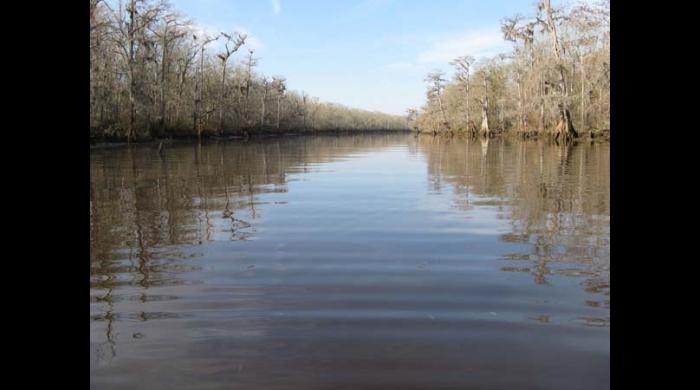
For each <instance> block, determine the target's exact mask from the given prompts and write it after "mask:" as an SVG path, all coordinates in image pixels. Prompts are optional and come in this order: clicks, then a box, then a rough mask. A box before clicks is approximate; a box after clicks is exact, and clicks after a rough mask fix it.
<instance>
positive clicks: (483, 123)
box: [481, 96, 491, 135]
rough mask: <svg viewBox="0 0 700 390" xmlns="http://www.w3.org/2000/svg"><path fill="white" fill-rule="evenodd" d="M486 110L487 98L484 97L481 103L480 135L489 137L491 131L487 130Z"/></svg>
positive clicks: (487, 107)
mask: <svg viewBox="0 0 700 390" xmlns="http://www.w3.org/2000/svg"><path fill="white" fill-rule="evenodd" d="M488 109H489V98H488V96H484V99H483V100H482V101H481V134H484V135H489V133H490V132H491V130H490V129H489V116H488Z"/></svg>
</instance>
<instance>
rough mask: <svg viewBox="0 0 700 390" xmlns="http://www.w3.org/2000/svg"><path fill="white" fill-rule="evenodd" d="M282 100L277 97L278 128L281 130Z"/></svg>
mask: <svg viewBox="0 0 700 390" xmlns="http://www.w3.org/2000/svg"><path fill="white" fill-rule="evenodd" d="M281 100H282V97H281V96H277V125H276V127H277V128H278V129H279V128H280V101H281Z"/></svg>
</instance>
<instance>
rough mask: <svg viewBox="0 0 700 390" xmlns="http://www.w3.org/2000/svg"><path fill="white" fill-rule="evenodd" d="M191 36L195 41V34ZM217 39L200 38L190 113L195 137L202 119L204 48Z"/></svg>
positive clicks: (200, 136) (200, 126) (198, 136)
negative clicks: (196, 80) (192, 104)
mask: <svg viewBox="0 0 700 390" xmlns="http://www.w3.org/2000/svg"><path fill="white" fill-rule="evenodd" d="M192 38H193V39H194V40H195V41H196V40H197V36H196V35H194V34H193V35H192ZM218 39H219V36H216V37H214V38H210V37H207V36H206V35H205V36H204V37H203V39H202V44H201V45H200V46H199V81H198V82H197V83H196V84H195V93H194V113H193V115H192V117H193V122H194V127H195V128H196V129H197V138H199V139H201V138H202V126H203V123H202V119H203V115H202V114H201V107H202V101H203V99H204V50H205V48H206V46H207V45H208V44H210V43H211V42H214V41H216V40H218Z"/></svg>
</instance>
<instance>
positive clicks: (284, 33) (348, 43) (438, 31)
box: [171, 0, 559, 115]
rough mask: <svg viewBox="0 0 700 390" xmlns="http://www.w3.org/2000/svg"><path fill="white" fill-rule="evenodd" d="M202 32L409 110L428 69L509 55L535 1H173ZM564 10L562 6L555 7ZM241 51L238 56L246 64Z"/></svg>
mask: <svg viewBox="0 0 700 390" xmlns="http://www.w3.org/2000/svg"><path fill="white" fill-rule="evenodd" d="M171 3H172V4H173V5H174V6H175V8H176V9H178V10H180V11H181V12H182V13H183V14H184V15H186V16H188V17H190V18H191V19H192V20H193V22H194V23H195V24H196V25H198V26H199V27H201V28H202V29H203V30H205V31H210V32H212V33H216V32H218V31H229V32H233V31H239V32H246V33H248V34H249V36H250V37H251V38H250V39H249V45H250V46H251V47H253V48H254V49H255V50H256V53H255V55H256V57H259V58H260V61H259V67H258V71H259V72H262V73H263V74H265V75H267V76H272V75H282V76H285V77H286V78H287V81H288V87H289V89H292V90H297V91H306V92H308V93H309V94H311V95H312V96H316V97H319V98H320V99H321V100H323V101H328V102H335V103H341V104H344V105H347V106H351V107H357V108H363V109H369V110H377V111H383V112H387V113H392V114H401V115H403V114H404V113H405V110H406V109H407V108H409V107H419V106H420V105H422V104H423V102H424V99H425V84H424V82H423V79H424V77H425V75H426V73H428V72H429V71H431V70H433V69H442V70H445V71H448V72H449V74H451V72H452V70H451V67H450V66H449V64H448V62H449V61H450V60H451V59H452V58H454V57H456V56H458V55H464V54H470V55H472V56H475V57H477V58H479V57H482V56H491V55H495V54H498V53H500V52H504V51H507V50H508V49H509V44H508V43H507V42H505V41H504V40H503V39H502V36H501V33H500V20H501V19H502V18H504V17H507V16H513V15H515V14H518V13H520V14H530V13H531V12H532V11H533V9H534V3H535V1H534V0H481V1H477V0H461V1H460V0H171ZM556 3H557V4H558V3H559V2H556ZM242 55H243V54H242V53H241V54H237V57H236V60H238V61H240V59H241V58H242Z"/></svg>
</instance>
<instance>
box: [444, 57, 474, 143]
mask: <svg viewBox="0 0 700 390" xmlns="http://www.w3.org/2000/svg"><path fill="white" fill-rule="evenodd" d="M474 61H475V59H474V57H472V56H461V57H457V58H455V59H454V60H453V61H451V62H450V64H452V65H453V66H455V68H457V80H459V82H460V84H462V86H463V88H464V103H465V115H466V123H467V129H469V131H471V132H474V130H476V126H475V125H474V124H473V123H472V122H471V120H470V119H469V100H471V99H470V97H469V70H470V69H471V66H472V64H474Z"/></svg>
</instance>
